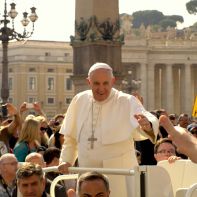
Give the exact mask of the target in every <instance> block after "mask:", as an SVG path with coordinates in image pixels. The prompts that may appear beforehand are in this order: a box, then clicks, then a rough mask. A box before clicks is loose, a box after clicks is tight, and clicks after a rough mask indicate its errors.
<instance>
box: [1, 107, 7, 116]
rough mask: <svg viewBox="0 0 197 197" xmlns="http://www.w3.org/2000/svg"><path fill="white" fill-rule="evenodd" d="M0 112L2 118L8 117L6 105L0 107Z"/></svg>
mask: <svg viewBox="0 0 197 197" xmlns="http://www.w3.org/2000/svg"><path fill="white" fill-rule="evenodd" d="M1 112H2V117H7V115H8V109H7V106H6V105H2V106H1Z"/></svg>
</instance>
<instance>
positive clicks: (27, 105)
mask: <svg viewBox="0 0 197 197" xmlns="http://www.w3.org/2000/svg"><path fill="white" fill-rule="evenodd" d="M26 108H28V109H32V108H34V105H33V103H26Z"/></svg>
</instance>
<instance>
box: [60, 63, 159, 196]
mask: <svg viewBox="0 0 197 197" xmlns="http://www.w3.org/2000/svg"><path fill="white" fill-rule="evenodd" d="M87 82H88V84H89V86H90V88H91V90H86V91H83V92H81V93H79V94H77V95H76V96H75V97H74V98H73V100H72V102H71V104H70V106H69V108H68V110H67V113H66V116H65V119H64V121H63V124H62V127H61V130H60V133H61V134H63V135H64V145H63V148H62V152H61V157H60V161H61V164H60V165H59V170H60V171H61V172H64V173H68V167H70V166H72V165H73V164H74V162H75V160H76V158H78V162H79V166H80V167H93V168H97V167H98V168H102V167H104V168H126V169H129V168H133V167H134V166H136V165H138V164H137V159H136V156H135V147H134V141H135V140H145V139H148V138H149V139H150V140H151V141H152V142H153V143H154V142H155V141H156V137H157V134H158V127H159V123H158V120H157V118H156V117H155V116H153V115H152V114H151V113H149V112H148V111H146V110H145V109H144V107H143V106H142V104H141V103H140V102H139V100H138V99H137V98H136V97H134V96H132V95H130V94H126V93H123V92H121V91H118V90H116V89H115V88H113V85H114V82H115V78H114V76H113V70H112V68H111V67H110V66H109V65H108V64H106V63H95V64H94V65H92V66H91V67H90V69H89V72H88V77H87ZM109 180H110V187H111V196H112V197H126V196H128V197H131V196H133V190H134V188H132V187H131V185H132V184H131V182H132V178H131V177H124V176H110V177H109Z"/></svg>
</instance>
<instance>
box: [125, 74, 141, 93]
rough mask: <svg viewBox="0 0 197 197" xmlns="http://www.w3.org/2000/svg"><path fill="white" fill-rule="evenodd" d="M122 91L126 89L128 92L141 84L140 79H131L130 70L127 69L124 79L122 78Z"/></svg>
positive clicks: (133, 90)
mask: <svg viewBox="0 0 197 197" xmlns="http://www.w3.org/2000/svg"><path fill="white" fill-rule="evenodd" d="M122 85H123V88H122V89H123V91H126V92H127V93H128V94H132V92H135V91H137V90H138V89H139V88H140V86H141V79H137V80H134V79H132V71H131V70H129V71H128V73H127V75H126V77H125V78H124V80H122Z"/></svg>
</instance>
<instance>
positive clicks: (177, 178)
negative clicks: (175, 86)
mask: <svg viewBox="0 0 197 197" xmlns="http://www.w3.org/2000/svg"><path fill="white" fill-rule="evenodd" d="M43 170H44V172H50V171H58V168H57V167H48V168H44V169H43ZM196 170H197V164H194V163H192V162H191V161H189V160H180V161H176V162H175V163H174V164H169V163H168V161H164V162H162V163H161V164H159V165H158V166H136V167H135V168H134V169H111V168H81V167H70V168H69V173H70V174H68V175H60V176H58V177H57V178H55V179H54V180H53V182H52V185H51V188H50V194H51V197H55V193H54V188H55V185H56V184H57V183H58V182H59V181H60V180H66V179H77V178H78V174H81V173H84V172H88V171H97V172H100V173H103V174H106V175H108V174H109V175H116V176H119V175H124V176H133V177H134V180H135V181H134V182H133V183H132V188H133V189H134V191H135V192H134V196H128V197H158V196H159V197H197V176H196V174H197V173H196ZM112 197H113V196H112Z"/></svg>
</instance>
